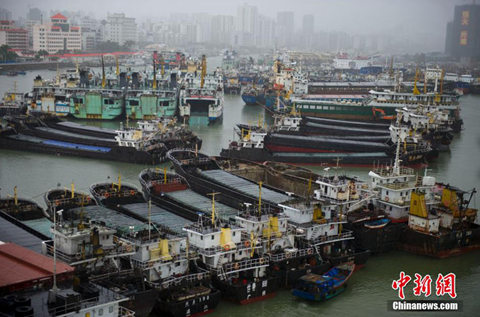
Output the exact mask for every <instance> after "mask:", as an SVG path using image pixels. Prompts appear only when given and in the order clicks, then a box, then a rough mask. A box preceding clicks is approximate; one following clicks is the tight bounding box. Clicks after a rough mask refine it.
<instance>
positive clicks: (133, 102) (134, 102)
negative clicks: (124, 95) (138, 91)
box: [128, 100, 138, 106]
mask: <svg viewBox="0 0 480 317" xmlns="http://www.w3.org/2000/svg"><path fill="white" fill-rule="evenodd" d="M128 103H129V104H130V106H138V100H130V101H129V102H128Z"/></svg>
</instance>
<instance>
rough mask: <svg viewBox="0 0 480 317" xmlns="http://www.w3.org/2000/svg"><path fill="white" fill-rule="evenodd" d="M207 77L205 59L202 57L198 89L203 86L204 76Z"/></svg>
mask: <svg viewBox="0 0 480 317" xmlns="http://www.w3.org/2000/svg"><path fill="white" fill-rule="evenodd" d="M206 75H207V57H206V56H205V55H202V73H201V78H200V88H203V85H204V84H205V76H206Z"/></svg>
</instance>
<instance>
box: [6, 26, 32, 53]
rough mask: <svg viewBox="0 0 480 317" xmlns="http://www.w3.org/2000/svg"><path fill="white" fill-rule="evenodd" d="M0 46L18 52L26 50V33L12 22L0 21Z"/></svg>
mask: <svg viewBox="0 0 480 317" xmlns="http://www.w3.org/2000/svg"><path fill="white" fill-rule="evenodd" d="M0 45H8V46H9V47H10V48H12V49H14V50H19V51H25V50H27V49H28V32H27V30H25V29H21V28H18V27H16V26H15V23H14V22H13V21H8V20H0Z"/></svg>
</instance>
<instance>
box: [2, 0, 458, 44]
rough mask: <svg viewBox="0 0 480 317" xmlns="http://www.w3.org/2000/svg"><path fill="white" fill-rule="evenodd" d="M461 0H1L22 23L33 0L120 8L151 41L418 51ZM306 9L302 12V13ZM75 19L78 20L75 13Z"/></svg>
mask: <svg viewBox="0 0 480 317" xmlns="http://www.w3.org/2000/svg"><path fill="white" fill-rule="evenodd" d="M465 3H467V1H462V0H456V1H447V0H423V1H418V2H416V1H413V0H407V1H402V2H400V1H393V0H392V1H380V0H365V1H351V0H337V1H332V0H323V1H311V0H303V1H300V3H292V2H291V1H284V0H279V1H276V2H275V3H273V2H272V1H255V2H254V3H251V2H250V3H249V2H248V1H228V3H225V2H223V1H218V0H210V1H205V2H202V4H199V3H197V2H195V1H189V0H187V1H182V2H181V4H180V3H170V2H168V3H167V2H166V1H151V0H147V1H141V4H142V5H135V6H132V5H131V4H130V3H129V2H126V1H116V2H111V1H102V2H100V3H96V2H95V4H94V2H93V1H91V0H85V1H82V2H81V3H79V2H75V1H64V2H62V3H59V2H58V1H53V0H46V1H42V2H41V3H37V2H34V1H29V0H25V1H12V0H6V1H4V2H3V3H2V8H4V9H7V10H10V12H12V18H13V19H18V20H19V21H25V22H27V24H28V19H26V18H25V17H26V15H27V12H28V9H29V8H35V7H40V9H41V10H42V12H43V15H44V16H43V19H44V20H48V19H49V15H50V14H54V13H56V12H72V13H76V14H78V13H80V14H79V15H78V16H80V15H83V16H88V17H93V18H95V19H98V20H107V17H108V16H109V15H112V14H116V13H125V14H126V16H128V17H129V18H134V19H135V23H136V24H137V25H138V28H137V31H138V34H139V36H140V37H142V35H141V33H142V32H143V33H144V35H145V36H146V38H149V39H151V40H154V41H155V40H158V39H161V40H164V41H169V39H171V38H174V42H172V43H173V44H175V43H181V42H182V41H184V42H188V41H190V42H196V43H202V42H215V43H219V44H221V43H224V44H229V45H232V46H249V45H250V46H259V47H268V46H271V47H272V48H278V47H292V48H295V46H296V47H297V48H299V47H302V48H307V49H317V50H318V49H320V50H322V49H325V50H337V51H338V50H342V49H347V50H348V49H352V48H354V49H358V50H367V48H368V49H370V50H373V51H375V50H377V47H378V50H383V49H386V48H389V47H392V48H393V50H394V51H395V46H398V47H400V46H401V47H404V49H403V50H404V51H405V52H411V53H416V52H422V51H425V52H429V51H443V50H444V47H445V38H446V25H447V23H448V22H449V21H451V20H452V18H453V14H452V13H453V10H454V6H455V5H457V4H465ZM40 4H41V6H40ZM92 7H95V11H94V12H89V10H88V9H87V10H86V9H85V8H92ZM180 7H181V8H180ZM152 8H154V9H155V10H152ZM272 8H274V9H273V10H272ZM147 9H149V10H147ZM156 10H158V12H159V13H158V14H155V15H152V11H156ZM90 11H91V10H90ZM305 17H308V18H307V20H305ZM68 18H70V17H68ZM22 19H23V20H22ZM73 21H74V22H76V23H78V21H77V20H75V16H74V17H73ZM172 24H179V28H177V27H173V28H172V27H167V26H166V25H172ZM27 26H28V25H27ZM148 27H149V28H150V29H148ZM305 28H308V29H309V30H310V31H309V32H308V34H306V33H305ZM175 30H178V33H179V34H183V35H178V36H177V35H175V34H174V35H172V36H170V37H168V38H167V37H162V36H160V37H158V36H151V33H155V32H162V31H167V32H173V33H175V32H176V31H175ZM149 32H150V33H149ZM149 34H150V35H149ZM149 36H150V37H149ZM179 37H180V38H181V39H180V40H179V39H178V38H179ZM179 41H180V42H179ZM395 41H397V42H400V43H401V45H397V44H395V43H393V46H392V43H391V42H395ZM319 42H327V43H328V44H324V43H319ZM377 42H378V43H379V44H378V43H377ZM400 43H399V44H400ZM167 44H170V43H167Z"/></svg>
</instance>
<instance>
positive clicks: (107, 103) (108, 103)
mask: <svg viewBox="0 0 480 317" xmlns="http://www.w3.org/2000/svg"><path fill="white" fill-rule="evenodd" d="M103 103H104V104H106V105H113V99H103Z"/></svg>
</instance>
